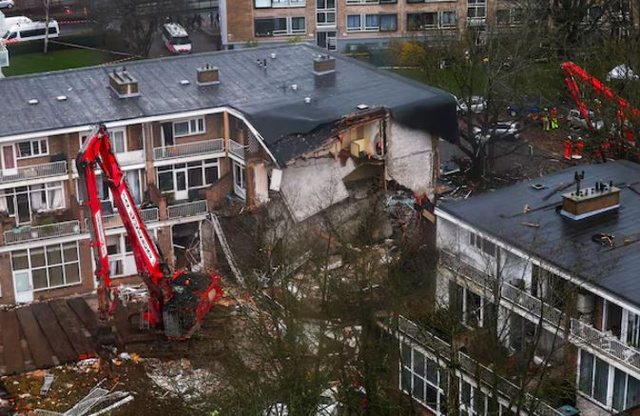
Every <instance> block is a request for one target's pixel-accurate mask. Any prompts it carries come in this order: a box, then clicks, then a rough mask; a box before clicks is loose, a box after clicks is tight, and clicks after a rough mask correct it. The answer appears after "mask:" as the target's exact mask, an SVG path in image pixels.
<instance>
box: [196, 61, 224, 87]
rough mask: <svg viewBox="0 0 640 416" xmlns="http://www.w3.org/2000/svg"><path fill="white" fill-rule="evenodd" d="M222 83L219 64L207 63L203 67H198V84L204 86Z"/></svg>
mask: <svg viewBox="0 0 640 416" xmlns="http://www.w3.org/2000/svg"><path fill="white" fill-rule="evenodd" d="M218 84H220V70H219V69H218V67H217V66H211V65H209V64H206V65H205V66H203V67H202V68H198V85H199V86H201V87H204V86H206V85H218Z"/></svg>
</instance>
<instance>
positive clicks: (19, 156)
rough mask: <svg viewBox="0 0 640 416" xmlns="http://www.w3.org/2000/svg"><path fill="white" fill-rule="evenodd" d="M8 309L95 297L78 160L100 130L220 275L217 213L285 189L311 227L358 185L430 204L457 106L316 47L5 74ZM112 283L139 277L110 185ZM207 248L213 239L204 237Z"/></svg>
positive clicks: (133, 182)
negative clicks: (213, 215) (364, 182)
mask: <svg viewBox="0 0 640 416" xmlns="http://www.w3.org/2000/svg"><path fill="white" fill-rule="evenodd" d="M0 95H1V96H2V97H5V100H4V101H3V102H2V103H0V114H2V120H3V123H2V125H0V147H2V158H1V167H2V175H1V176H0V211H1V212H2V219H1V222H0V224H1V228H2V230H1V233H0V235H1V236H2V244H1V245H0V268H1V270H2V271H0V303H4V304H11V303H16V302H30V301H32V300H34V299H48V298H53V297H59V296H66V295H71V294H77V293H86V292H90V291H93V290H94V288H95V282H94V277H93V262H92V258H91V257H92V256H91V244H90V239H89V233H88V223H87V218H86V215H85V212H84V210H83V208H82V201H83V199H84V196H83V195H84V190H83V189H80V188H79V186H78V180H77V178H78V175H77V171H76V167H75V163H74V159H75V156H76V154H77V153H78V150H79V148H80V145H81V143H82V141H83V140H85V139H86V137H87V135H88V134H89V133H90V131H91V128H92V127H93V126H94V125H95V124H97V123H104V124H106V126H107V127H108V128H109V130H110V132H111V135H112V142H113V146H114V150H115V153H116V156H117V158H118V160H119V162H120V164H121V166H122V168H123V170H124V171H125V172H126V178H127V181H128V183H129V186H130V188H131V191H132V194H133V196H134V198H135V200H136V203H137V204H138V206H139V209H140V210H141V214H142V217H143V219H144V220H145V222H146V224H147V227H148V228H149V229H150V231H151V233H152V234H153V235H154V236H155V238H156V239H157V241H158V243H159V246H160V248H161V249H162V250H163V252H164V254H165V256H167V258H168V259H169V260H170V262H171V263H173V265H174V266H175V267H185V266H187V265H189V264H193V265H194V267H213V266H214V264H215V259H214V258H213V257H214V256H213V252H214V250H213V247H212V244H214V243H213V235H214V232H213V229H212V225H211V223H210V221H208V220H207V218H208V214H209V212H211V211H214V210H216V209H218V208H221V207H224V206H228V205H229V204H236V205H241V206H244V207H246V208H247V209H249V210H252V209H256V208H257V207H260V206H262V205H265V204H267V203H268V202H269V201H271V200H272V199H273V197H274V196H275V195H279V196H281V197H282V200H283V201H285V203H286V207H287V211H288V212H289V213H290V215H291V218H292V219H293V221H295V222H301V221H304V220H306V219H307V218H310V217H312V216H314V215H315V214H317V213H318V212H320V211H322V210H323V209H325V208H326V207H328V206H330V205H332V204H335V203H337V202H339V201H341V200H343V199H345V198H346V197H348V192H347V190H346V188H345V183H346V182H348V181H349V180H356V179H357V178H359V177H379V178H380V179H381V180H385V179H386V180H388V181H394V182H395V183H397V184H398V185H400V186H402V187H405V188H407V189H409V190H411V191H412V192H413V193H415V195H417V196H421V197H422V196H426V197H428V198H432V196H433V189H434V181H435V173H434V172H435V170H434V168H433V166H434V165H437V163H435V161H436V160H437V142H438V140H439V138H445V139H448V140H455V139H456V136H457V126H456V123H455V117H456V114H455V102H454V101H453V100H452V98H451V96H450V95H449V94H446V93H444V92H442V91H439V90H436V89H431V88H427V87H424V86H422V85H419V84H414V83H412V82H410V81H406V80H404V79H400V78H396V77H394V76H392V75H389V74H386V73H383V72H380V71H377V70H374V69H372V68H371V67H368V66H365V65H363V64H360V63H358V62H356V61H353V60H350V59H348V58H343V57H329V56H323V55H320V51H319V50H318V49H315V48H313V47H310V46H306V45H290V46H280V47H272V48H264V49H251V50H243V51H234V52H221V53H209V54H200V55H193V56H184V57H175V58H169V59H158V60H146V61H139V62H134V63H130V64H128V65H127V67H126V68H121V67H115V66H107V67H95V68H86V69H80V70H70V71H63V72H57V73H48V74H41V75H34V76H25V77H15V78H9V79H3V80H0ZM102 185H103V186H102V189H101V192H102V193H101V198H102V199H103V212H104V214H105V218H104V219H105V226H106V234H107V238H108V245H109V254H110V257H111V274H112V276H113V277H115V278H116V279H115V282H116V284H117V283H118V282H127V281H129V278H130V277H131V276H134V275H135V274H136V270H135V262H134V259H133V253H132V252H131V250H130V247H129V245H128V239H127V237H126V235H125V232H124V228H123V227H122V224H121V222H120V219H119V217H118V214H117V212H115V208H114V206H113V204H112V202H111V197H110V195H109V191H108V189H107V186H106V184H102ZM201 241H202V243H201Z"/></svg>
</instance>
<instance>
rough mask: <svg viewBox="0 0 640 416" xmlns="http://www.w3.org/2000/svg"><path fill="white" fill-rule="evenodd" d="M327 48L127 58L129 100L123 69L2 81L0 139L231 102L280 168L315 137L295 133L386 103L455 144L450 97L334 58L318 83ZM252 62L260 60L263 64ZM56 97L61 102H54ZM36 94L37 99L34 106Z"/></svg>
mask: <svg viewBox="0 0 640 416" xmlns="http://www.w3.org/2000/svg"><path fill="white" fill-rule="evenodd" d="M326 53H327V52H326V51H325V50H321V49H318V48H316V47H313V46H310V45H306V44H295V45H281V46H269V47H259V48H248V49H242V50H234V51H220V52H208V53H201V54H192V55H186V56H176V57H167V58H159V59H146V60H140V61H135V62H129V63H127V64H126V68H127V71H128V72H129V73H130V74H131V76H133V77H134V78H135V79H137V80H138V84H139V91H140V95H139V96H138V97H135V98H125V99H119V98H117V97H116V96H115V94H114V93H113V91H111V89H110V88H108V74H109V72H111V71H113V69H114V68H116V67H121V65H119V66H118V65H107V66H99V67H91V68H81V69H74V70H66V71H58V72H49V73H42V74H35V75H27V76H18V77H8V78H4V79H1V80H0V97H2V98H3V99H2V100H0V138H2V137H9V136H13V135H23V134H47V132H48V131H52V130H55V129H68V128H86V126H91V125H95V124H97V123H109V122H114V121H119V122H121V121H126V120H135V119H141V118H145V117H167V118H170V117H175V115H177V114H180V113H188V112H192V111H202V110H208V109H215V108H220V107H231V108H235V109H237V110H238V111H240V112H242V113H243V114H244V116H245V117H246V118H247V119H248V120H249V121H250V122H251V123H252V124H253V125H254V126H255V128H256V129H257V131H258V132H259V133H260V135H261V136H262V137H263V138H264V140H265V142H266V145H267V147H268V148H269V150H270V151H271V153H272V154H273V155H274V157H275V158H276V160H277V161H278V163H279V164H284V163H286V162H287V161H288V160H291V159H292V158H295V157H296V156H297V155H299V154H301V153H303V152H304V151H308V150H310V149H312V148H313V145H314V144H315V143H316V142H315V140H320V137H319V136H318V137H313V138H311V139H310V140H306V139H304V138H302V139H301V140H299V141H296V140H294V139H295V138H296V137H297V138H300V137H301V136H300V135H304V134H307V133H309V132H313V131H318V129H319V128H322V126H324V125H326V124H330V123H333V122H335V121H337V120H340V119H341V118H342V117H343V116H345V115H349V114H352V113H354V112H356V111H357V109H356V106H358V105H359V104H365V105H367V106H369V107H370V108H373V107H385V108H387V109H389V110H390V112H391V114H392V117H393V119H394V120H395V121H396V122H399V123H402V124H404V125H406V126H407V127H410V128H414V129H420V130H424V131H426V132H429V133H431V134H432V135H434V136H439V137H442V138H444V139H446V140H448V141H452V142H455V141H456V140H457V136H458V126H457V122H456V105H455V101H454V99H453V97H452V96H451V95H450V94H448V93H446V92H444V91H441V90H438V89H436V88H431V87H428V86H425V85H423V84H419V83H417V82H414V81H410V80H408V79H405V78H403V77H400V76H396V75H395V74H392V73H389V72H386V71H381V70H377V69H375V68H374V67H372V66H370V65H366V64H363V63H361V62H358V61H357V60H355V59H351V58H347V57H343V56H341V55H338V54H336V55H335V58H336V72H335V75H334V77H335V79H333V80H332V82H330V83H328V84H322V85H320V84H318V83H316V75H315V74H314V72H313V59H314V58H317V57H318V55H320V54H326ZM272 56H275V58H272ZM258 61H260V62H262V63H264V62H266V69H265V66H264V65H263V64H261V65H258V64H257V62H258ZM207 64H208V65H212V66H216V67H218V68H219V70H220V84H219V85H215V86H207V87H202V86H198V85H197V83H196V73H197V69H198V68H201V67H203V66H205V65H207ZM183 81H189V82H186V83H185V82H183ZM294 85H295V87H294ZM61 95H63V96H65V100H63V101H58V100H56V97H57V96H61ZM306 97H309V98H310V99H311V101H310V103H309V104H307V103H305V98H306ZM35 100H37V104H30V102H32V103H33V102H36V101H35ZM325 138H326V137H325Z"/></svg>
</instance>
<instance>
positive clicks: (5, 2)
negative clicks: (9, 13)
mask: <svg viewBox="0 0 640 416" xmlns="http://www.w3.org/2000/svg"><path fill="white" fill-rule="evenodd" d="M15 5H16V4H15V3H14V1H13V0H0V10H2V9H13V6H15Z"/></svg>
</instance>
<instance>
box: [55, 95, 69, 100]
mask: <svg viewBox="0 0 640 416" xmlns="http://www.w3.org/2000/svg"><path fill="white" fill-rule="evenodd" d="M56 100H58V101H67V96H66V95H58V96H57V97H56Z"/></svg>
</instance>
